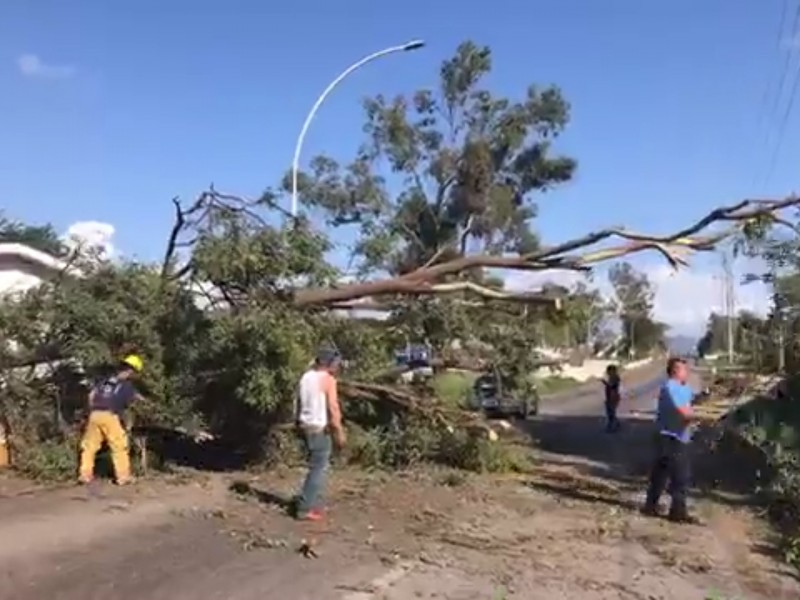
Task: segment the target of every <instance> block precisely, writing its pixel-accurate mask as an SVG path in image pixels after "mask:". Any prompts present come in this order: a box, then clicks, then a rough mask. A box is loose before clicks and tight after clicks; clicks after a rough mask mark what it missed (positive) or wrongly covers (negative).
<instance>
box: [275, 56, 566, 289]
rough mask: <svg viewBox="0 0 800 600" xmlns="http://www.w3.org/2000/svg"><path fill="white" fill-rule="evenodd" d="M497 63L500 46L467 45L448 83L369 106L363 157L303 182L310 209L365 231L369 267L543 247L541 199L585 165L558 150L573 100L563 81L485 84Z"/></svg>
mask: <svg viewBox="0 0 800 600" xmlns="http://www.w3.org/2000/svg"><path fill="white" fill-rule="evenodd" d="M491 68H492V60H491V52H490V50H489V49H488V48H486V47H479V46H476V45H475V44H474V43H472V42H465V43H463V44H461V45H460V46H459V47H458V49H457V50H456V53H455V56H453V57H452V58H451V59H449V60H446V61H444V62H443V63H442V67H441V70H440V77H439V85H438V89H436V90H420V91H418V92H416V93H414V94H412V95H410V96H399V97H397V98H395V99H393V100H389V99H387V98H385V97H383V96H377V97H375V98H372V99H369V100H367V101H366V102H365V112H366V124H365V127H364V130H365V133H366V134H367V139H366V140H365V142H364V144H363V146H362V148H361V150H360V152H359V153H358V156H357V158H356V159H355V161H354V162H353V163H351V164H350V165H349V166H347V167H342V166H340V165H339V164H338V163H337V162H336V161H334V160H333V159H331V158H328V157H318V158H316V159H314V160H313V161H312V164H311V172H310V173H305V174H303V176H302V177H301V178H300V184H301V185H300V192H301V199H302V201H303V203H304V205H305V206H306V207H308V208H311V209H314V210H319V211H322V212H323V213H324V214H325V215H326V216H327V218H328V220H329V222H330V223H331V224H333V225H334V226H340V225H354V226H356V227H357V228H358V231H359V234H360V235H359V241H358V243H357V245H356V256H357V257H358V258H359V259H360V263H359V269H360V270H361V271H362V272H365V273H366V272H371V271H374V270H383V271H389V272H392V273H398V272H407V271H409V270H411V269H414V268H416V267H419V266H421V265H422V264H424V263H426V262H427V261H429V260H431V259H432V258H434V256H437V257H438V258H439V259H442V260H444V259H447V258H452V257H453V256H454V255H455V254H458V253H464V252H465V251H466V250H467V249H472V250H478V249H480V250H482V251H484V252H491V253H499V252H502V251H514V252H518V251H528V250H532V249H534V248H535V247H536V246H537V244H538V240H537V237H536V236H535V235H534V234H533V232H532V231H531V229H530V227H529V224H530V220H531V219H532V218H533V217H534V216H535V214H536V205H535V203H534V202H533V200H532V194H533V193H534V192H543V191H546V190H548V189H550V188H552V187H553V186H555V185H557V184H559V183H562V182H565V181H568V180H569V179H570V178H571V177H572V173H573V171H574V169H575V161H574V160H572V159H569V158H564V157H558V156H552V152H551V143H552V140H553V139H554V138H556V137H557V136H558V135H559V134H560V133H561V132H562V131H563V129H564V127H565V126H566V124H567V122H568V120H569V106H568V104H567V102H566V101H565V100H564V99H563V97H562V96H561V93H560V91H559V90H558V89H557V88H554V87H549V88H538V87H536V86H530V87H529V88H528V90H527V92H526V94H525V96H524V98H523V99H522V100H520V101H513V100H510V99H507V98H499V97H496V96H494V95H493V94H492V93H491V92H490V91H488V90H486V89H485V88H484V87H482V84H483V80H484V78H485V77H486V75H488V73H489V72H490V71H491ZM376 162H381V163H382V164H386V165H388V166H389V167H390V169H391V171H392V173H393V175H395V176H396V177H393V178H392V182H394V181H397V180H399V181H400V182H401V187H400V189H399V191H398V192H397V193H396V194H393V193H390V191H389V190H388V187H387V181H385V180H384V179H383V178H382V177H380V176H378V175H376V174H375V173H374V171H373V167H374V165H375V163H376ZM288 181H289V179H288V176H287V179H286V182H287V183H288ZM392 187H393V188H394V185H393V186H392ZM450 246H452V249H450V250H449V251H447V249H448V248H449V247H450Z"/></svg>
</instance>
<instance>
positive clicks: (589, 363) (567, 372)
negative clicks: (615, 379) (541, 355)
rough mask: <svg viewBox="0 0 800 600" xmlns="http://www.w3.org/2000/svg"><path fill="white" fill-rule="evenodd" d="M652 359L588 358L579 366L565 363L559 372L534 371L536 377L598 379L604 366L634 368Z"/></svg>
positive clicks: (547, 369) (602, 372) (545, 369)
mask: <svg viewBox="0 0 800 600" xmlns="http://www.w3.org/2000/svg"><path fill="white" fill-rule="evenodd" d="M651 360H652V359H650V358H645V359H642V360H636V361H633V362H630V363H627V364H625V363H620V362H619V361H615V360H599V359H593V358H592V359H589V360H585V361H583V364H582V365H581V366H579V367H576V366H572V365H569V364H565V365H563V367H562V370H561V371H560V372H553V371H551V370H550V369H549V368H544V369H539V370H538V371H537V372H536V374H535V375H536V377H552V376H554V375H555V376H560V377H571V378H572V379H576V380H577V381H581V382H584V381H588V380H590V379H592V378H594V379H600V378H601V377H603V375H605V372H606V368H608V365H613V364H617V365H620V366H621V367H622V368H623V369H635V368H636V367H640V366H642V365H645V364H647V363H648V362H650V361H651Z"/></svg>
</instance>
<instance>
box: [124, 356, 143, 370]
mask: <svg viewBox="0 0 800 600" xmlns="http://www.w3.org/2000/svg"><path fill="white" fill-rule="evenodd" d="M122 364H123V365H127V366H129V367H130V368H131V369H133V370H134V371H136V372H137V373H140V372H141V371H142V369H144V361H143V360H142V357H141V356H139V355H138V354H128V356H126V357H125V358H123V359H122Z"/></svg>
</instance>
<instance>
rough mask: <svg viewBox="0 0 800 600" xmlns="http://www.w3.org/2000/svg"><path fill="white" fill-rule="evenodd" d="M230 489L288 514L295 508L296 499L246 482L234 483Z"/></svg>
mask: <svg viewBox="0 0 800 600" xmlns="http://www.w3.org/2000/svg"><path fill="white" fill-rule="evenodd" d="M228 489H229V490H230V491H231V492H233V493H234V494H236V495H238V496H246V497H250V498H254V499H256V500H257V501H258V502H260V503H261V504H264V505H266V506H275V507H277V508H280V509H281V510H284V511H286V512H287V513H291V512H293V510H294V507H295V498H292V497H289V496H285V495H282V494H276V493H274V492H270V491H268V490H263V489H260V488H257V487H254V486H253V485H251V484H250V483H248V482H246V481H234V482H233V483H232V484H231V485H230V487H229V488H228Z"/></svg>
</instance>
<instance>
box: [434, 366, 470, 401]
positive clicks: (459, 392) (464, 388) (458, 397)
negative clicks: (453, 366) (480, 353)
mask: <svg viewBox="0 0 800 600" xmlns="http://www.w3.org/2000/svg"><path fill="white" fill-rule="evenodd" d="M474 382H475V374H474V373H471V372H470V373H460V372H454V371H448V372H445V373H442V374H440V375H438V376H436V378H435V379H434V380H433V390H434V394H435V395H436V397H437V398H438V399H439V400H441V401H442V403H444V404H445V405H446V406H451V407H454V408H465V407H467V406H468V405H469V400H470V398H471V396H472V386H473V383H474Z"/></svg>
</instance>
